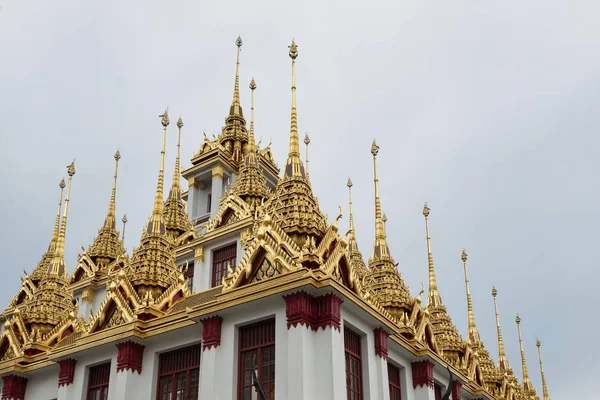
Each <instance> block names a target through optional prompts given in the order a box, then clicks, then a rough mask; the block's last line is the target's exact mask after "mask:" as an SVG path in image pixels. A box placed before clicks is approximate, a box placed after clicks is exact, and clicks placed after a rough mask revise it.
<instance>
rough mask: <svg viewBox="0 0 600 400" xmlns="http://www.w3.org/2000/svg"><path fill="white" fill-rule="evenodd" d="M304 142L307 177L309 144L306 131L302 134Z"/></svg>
mask: <svg viewBox="0 0 600 400" xmlns="http://www.w3.org/2000/svg"><path fill="white" fill-rule="evenodd" d="M304 144H305V145H306V179H308V145H309V144H310V138H309V137H308V132H306V134H305V135H304Z"/></svg>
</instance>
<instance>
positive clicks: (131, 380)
mask: <svg viewBox="0 0 600 400" xmlns="http://www.w3.org/2000/svg"><path fill="white" fill-rule="evenodd" d="M117 348H118V349H119V353H118V355H117V379H116V382H115V389H114V393H115V398H117V399H136V398H137V396H138V390H139V387H140V386H141V385H143V384H144V382H143V380H142V378H141V374H142V362H143V360H144V345H142V344H139V343H136V342H132V341H130V340H128V341H126V342H122V343H118V344H117ZM146 384H147V383H146Z"/></svg>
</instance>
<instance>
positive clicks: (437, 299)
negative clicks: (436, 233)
mask: <svg viewBox="0 0 600 400" xmlns="http://www.w3.org/2000/svg"><path fill="white" fill-rule="evenodd" d="M430 211H431V210H430V208H429V207H427V203H425V205H424V206H423V216H424V217H425V234H426V235H427V260H428V263H429V294H428V295H427V305H428V306H432V307H435V306H439V305H441V304H442V297H441V296H440V292H438V287H437V281H436V279H435V268H434V265H433V253H432V252H431V237H430V236H429V212H430Z"/></svg>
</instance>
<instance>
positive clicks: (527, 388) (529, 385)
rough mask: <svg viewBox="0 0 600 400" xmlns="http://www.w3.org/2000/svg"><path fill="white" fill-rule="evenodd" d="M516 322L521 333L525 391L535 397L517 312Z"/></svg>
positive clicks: (520, 342)
mask: <svg viewBox="0 0 600 400" xmlns="http://www.w3.org/2000/svg"><path fill="white" fill-rule="evenodd" d="M515 322H516V323H517V332H518V334H519V349H520V350H521V368H522V371H523V379H522V383H521V385H522V386H523V391H524V392H525V394H526V395H527V396H528V397H535V395H536V393H535V389H534V388H533V384H532V383H531V379H529V372H528V371H527V363H526V362H525V350H524V349H523V339H522V337H521V318H520V317H519V314H517V317H516V318H515Z"/></svg>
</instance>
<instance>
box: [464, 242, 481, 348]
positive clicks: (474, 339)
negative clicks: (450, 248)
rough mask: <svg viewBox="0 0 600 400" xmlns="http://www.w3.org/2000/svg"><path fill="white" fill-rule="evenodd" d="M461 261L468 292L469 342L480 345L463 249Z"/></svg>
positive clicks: (465, 253) (465, 254) (465, 255)
mask: <svg viewBox="0 0 600 400" xmlns="http://www.w3.org/2000/svg"><path fill="white" fill-rule="evenodd" d="M460 259H461V260H462V262H463V271H464V274H465V288H466V290H467V311H468V313H469V329H468V331H467V341H468V342H469V343H478V342H480V341H481V338H480V336H479V331H478V330H477V326H476V325H475V314H474V313H473V302H472V301H471V290H470V289H469V275H468V274H467V252H466V251H465V249H462V253H461V255H460Z"/></svg>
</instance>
